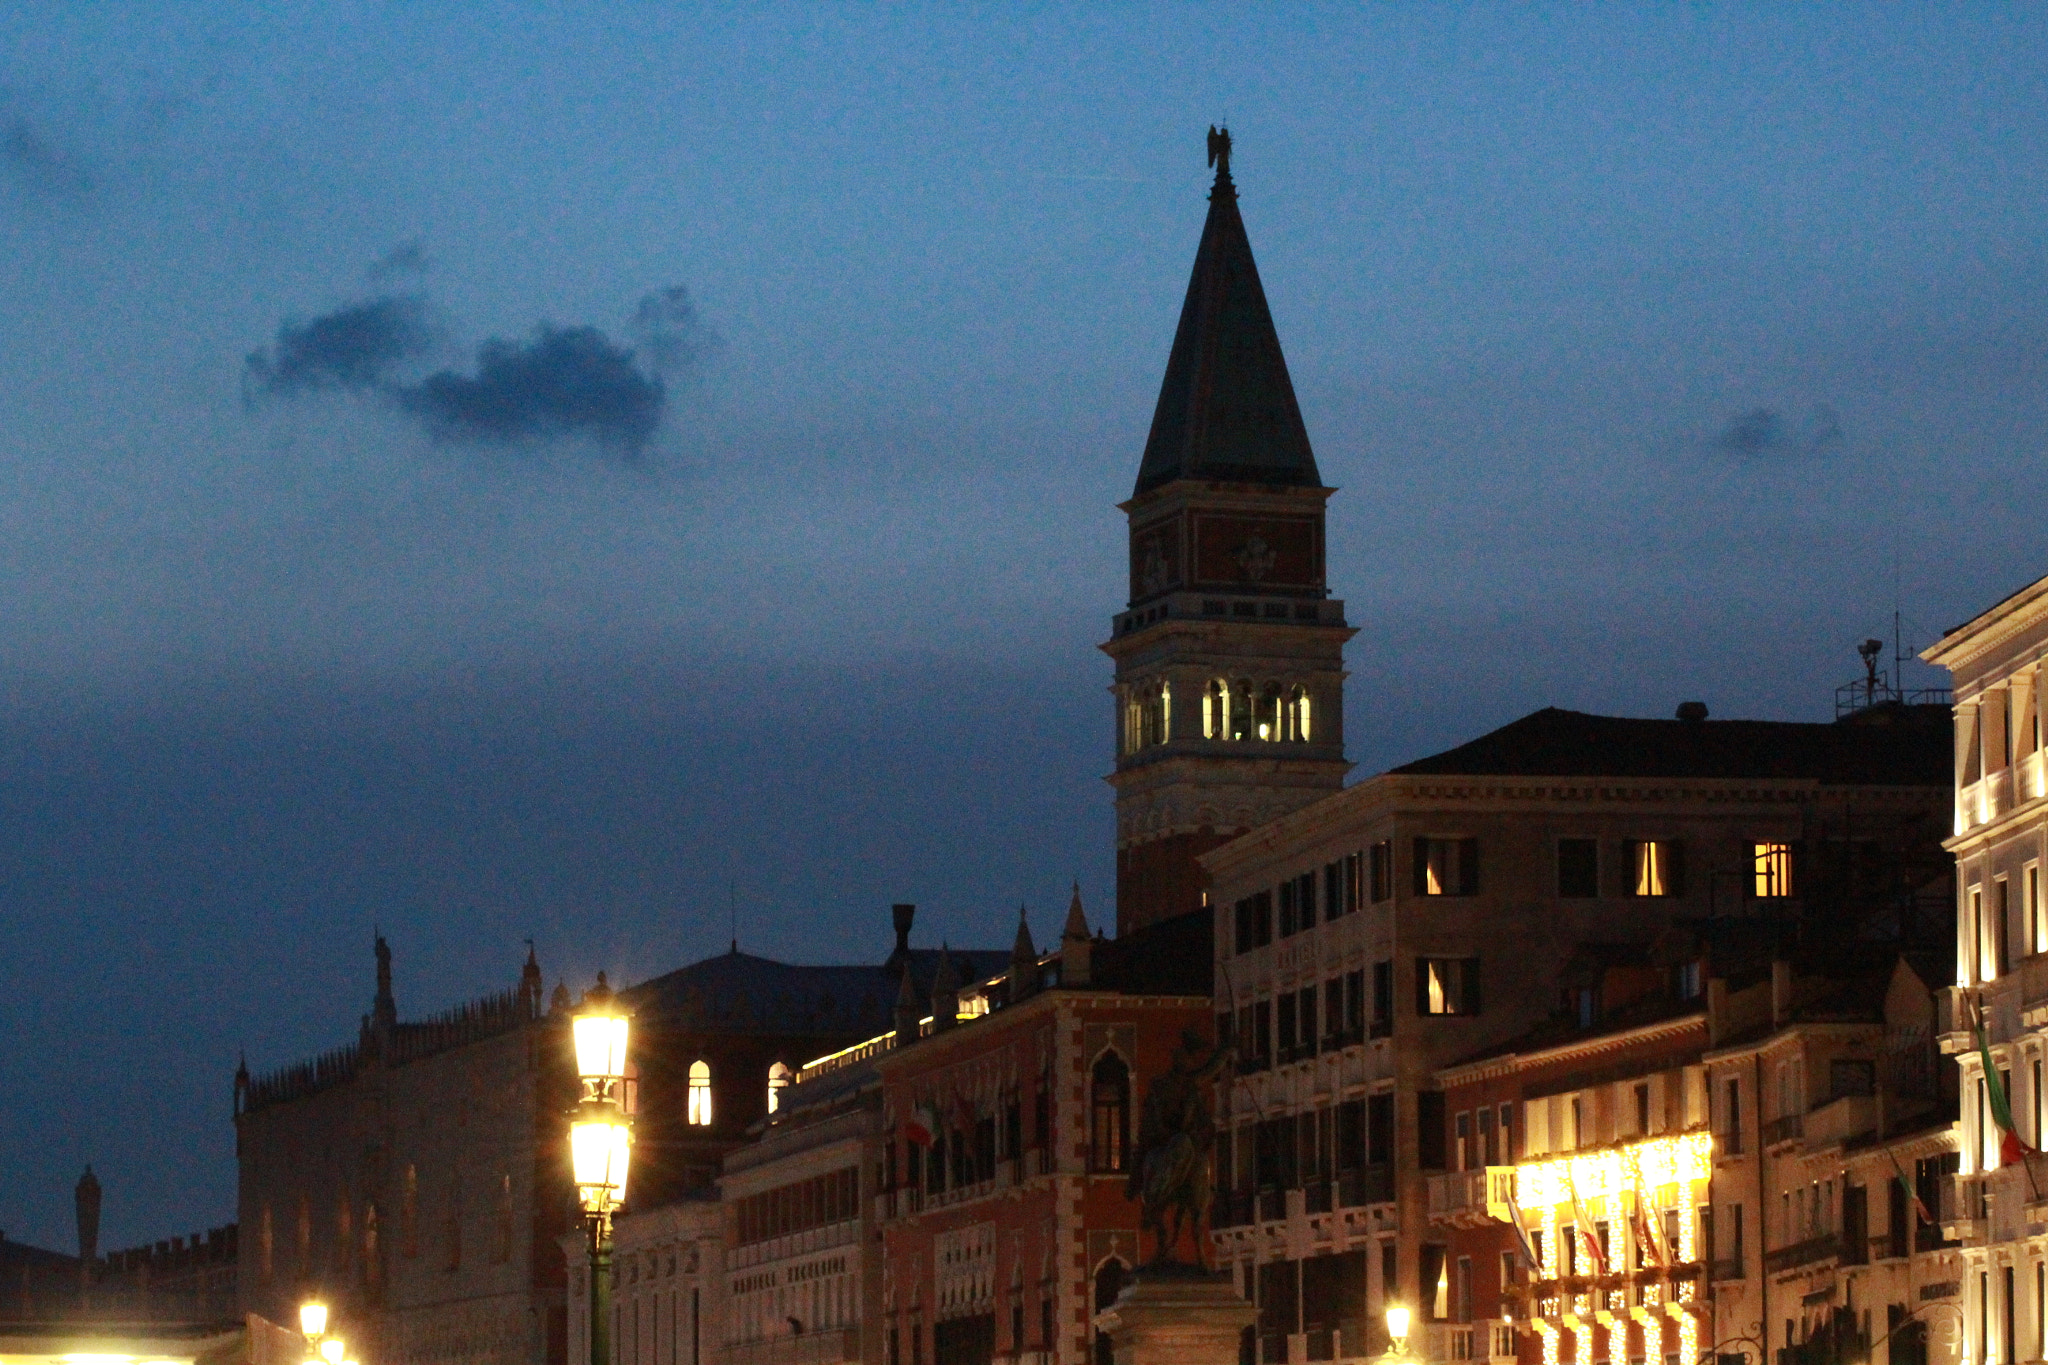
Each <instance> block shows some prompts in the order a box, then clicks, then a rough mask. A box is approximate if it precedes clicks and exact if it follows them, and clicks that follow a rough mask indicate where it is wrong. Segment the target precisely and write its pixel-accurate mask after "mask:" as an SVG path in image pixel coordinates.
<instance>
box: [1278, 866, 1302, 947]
mask: <svg viewBox="0 0 2048 1365" xmlns="http://www.w3.org/2000/svg"><path fill="white" fill-rule="evenodd" d="M1294 888H1295V882H1294V879H1293V878H1292V877H1289V878H1288V879H1287V880H1286V881H1284V882H1282V883H1280V937H1282V938H1286V937H1288V936H1289V935H1291V934H1293V933H1294V931H1295V930H1297V929H1299V928H1300V927H1301V920H1300V918H1299V916H1298V915H1297V913H1296V911H1295V905H1294Z"/></svg>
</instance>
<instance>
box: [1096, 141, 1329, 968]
mask: <svg viewBox="0 0 2048 1365" xmlns="http://www.w3.org/2000/svg"><path fill="white" fill-rule="evenodd" d="M1209 161H1210V164H1211V165H1213V166H1215V168H1216V183H1215V186H1214V188H1212V189H1211V190H1210V191H1209V217H1208V221H1207V222H1206V223H1205V224H1204V225H1203V228H1202V242H1201V246H1200V248H1199V249H1198V250H1197V251H1196V253H1195V269H1194V275H1193V277H1192V278H1191V279H1190V280H1189V281H1188V292H1187V299H1186V301H1185V302H1184V303H1183V304H1182V305H1181V314H1180V326H1179V328H1178V329H1177V330H1176V331H1175V332H1174V337H1173V351H1172V354H1171V355H1170V356H1169V357H1168V358H1167V362H1166V378H1165V381H1164V382H1163V383H1162V384H1161V385H1160V387H1159V405H1158V407H1157V408H1156V409H1155V410H1154V412H1153V414H1152V431H1151V435H1150V436H1149V437H1147V439H1146V441H1145V457H1144V460H1143V461H1142V462H1141V463H1140V465H1139V468H1138V483H1137V487H1136V488H1135V489H1133V490H1132V493H1131V497H1130V500H1129V501H1127V502H1124V503H1121V504H1119V507H1120V510H1122V511H1123V512H1124V513H1125V514H1126V515H1127V516H1128V517H1129V519H1130V538H1131V540H1130V550H1131V558H1130V602H1129V605H1128V607H1127V608H1126V609H1125V610H1124V611H1122V612H1119V613H1118V614H1117V615H1116V617H1115V618H1114V620H1113V623H1112V626H1111V631H1110V639H1109V642H1108V643H1106V644H1104V645H1103V646H1102V648H1103V651H1104V652H1105V653H1107V654H1108V655H1109V656H1110V658H1112V659H1114V660H1115V661H1116V683H1115V686H1114V688H1113V689H1112V690H1113V691H1114V693H1115V697H1116V717H1117V724H1116V737H1117V754H1116V771H1115V773H1114V774H1113V775H1112V776H1111V777H1110V778H1109V781H1110V784H1111V785H1112V786H1113V787H1115V788H1116V812H1117V863H1116V921H1117V933H1118V934H1119V935H1122V934H1126V933H1129V932H1130V931H1132V930H1133V929H1139V928H1142V927H1144V926H1145V925H1147V924H1153V923H1156V922H1158V921H1160V920H1162V919H1167V918H1169V917H1171V916H1174V915H1178V914H1182V913H1185V912H1187V911H1190V910H1195V909H1198V908H1200V906H1201V905H1202V896H1203V889H1204V886H1205V883H1206V878H1205V877H1204V875H1203V873H1202V869H1201V866H1200V864H1198V863H1197V862H1196V861H1195V860H1196V859H1197V858H1198V857H1200V856H1201V855H1202V854H1203V853H1206V852H1208V851H1209V850H1210V849H1212V848H1215V847H1216V846H1217V845H1219V844H1222V843H1225V842H1227V841H1229V840H1230V839H1233V838H1235V837H1236V836H1238V835H1240V834H1242V833H1244V832H1245V831H1246V830H1249V829H1252V828H1255V827H1256V826H1259V825H1262V824H1264V823H1266V822H1267V821H1269V820H1272V819H1274V818H1276V817H1278V816H1280V815H1284V814H1286V813H1287V812H1288V811H1291V810H1295V809H1298V808H1300V807H1302V806H1305V805H1307V804H1309V803H1310V802H1312V801H1315V800H1318V799H1320V798H1321V797H1324V796H1327V795H1329V794H1330V793H1331V792H1334V791H1336V790H1338V789H1339V788H1340V787H1342V786H1343V783H1344V775H1345V773H1346V772H1347V771H1349V769H1350V767H1351V765H1350V764H1349V763H1348V762H1347V761H1346V760H1345V758H1344V642H1345V641H1346V640H1348V639H1350V638H1351V636H1352V635H1353V634H1354V633H1355V632H1354V631H1353V630H1352V629H1351V627H1349V626H1348V625H1346V624H1345V621H1344V604H1343V603H1342V602H1340V601H1336V600H1333V599H1332V598H1331V597H1330V595H1329V588H1328V587H1327V585H1326V583H1325V581H1324V563H1323V510H1324V504H1325V502H1327V500H1328V499H1329V496H1330V494H1331V493H1333V492H1335V491H1336V490H1334V489H1331V488H1327V487H1325V486H1324V485H1323V479H1322V475H1321V473H1320V472H1318V471H1317V469H1316V459H1315V453H1314V452H1313V451H1312V450H1311V449H1310V447H1309V440H1308V429H1307V428H1306V427H1305V426H1304V425H1303V424H1302V420H1301V409H1300V407H1299V406H1298V405H1297V404H1296V402H1295V399H1294V385H1293V382H1292V381H1291V380H1290V379H1289V378H1288V375H1287V361H1286V358H1285V357H1284V356H1283V355H1282V354H1281V352H1280V337H1279V334H1278V333H1277V332H1275V331H1274V328H1273V316H1272V313H1271V311H1270V310H1269V309H1268V308H1267V306H1266V293H1265V290H1264V289H1263V288H1262V287H1261V286H1260V284H1259V271H1258V267H1257V265H1255V264H1254V263H1253V261H1252V248H1251V241H1250V239H1249V238H1248V237H1247V236H1246V235H1245V228H1244V219H1243V218H1242V217H1241V216H1239V214H1238V209H1237V187H1236V185H1235V184H1233V183H1232V181H1231V178H1230V134H1229V132H1228V131H1227V130H1222V131H1219V130H1217V129H1215V128H1211V129H1210V130H1209Z"/></svg>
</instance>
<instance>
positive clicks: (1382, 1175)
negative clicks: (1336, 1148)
mask: <svg viewBox="0 0 2048 1365" xmlns="http://www.w3.org/2000/svg"><path fill="white" fill-rule="evenodd" d="M1393 1199H1394V1172H1393V1170H1392V1168H1390V1167H1388V1166H1386V1165H1384V1164H1382V1165H1378V1166H1361V1167H1353V1168H1352V1169H1351V1170H1348V1171H1339V1172H1337V1202H1338V1203H1339V1204H1341V1205H1343V1206H1344V1207H1345V1208H1347V1209H1355V1208H1357V1207H1358V1206H1359V1205H1361V1204H1388V1203H1392V1202H1393Z"/></svg>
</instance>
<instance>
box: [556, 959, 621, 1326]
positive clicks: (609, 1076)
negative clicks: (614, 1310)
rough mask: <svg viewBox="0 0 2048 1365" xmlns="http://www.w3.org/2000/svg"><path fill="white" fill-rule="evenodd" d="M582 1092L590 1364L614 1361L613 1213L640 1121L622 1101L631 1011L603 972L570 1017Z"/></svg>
mask: <svg viewBox="0 0 2048 1365" xmlns="http://www.w3.org/2000/svg"><path fill="white" fill-rule="evenodd" d="M571 1028H572V1029H573V1031H574V1033H575V1042H576V1074H577V1077H578V1078H579V1079H580V1080H581V1081H582V1082H583V1098H582V1099H580V1100H578V1101H577V1103H576V1108H575V1109H574V1110H573V1111H572V1112H571V1114H570V1116H569V1164H570V1167H571V1172H572V1175H573V1178H574V1179H575V1182H576V1197H577V1199H578V1200H579V1201H580V1202H581V1203H582V1205H583V1220H584V1223H585V1225H586V1226H587V1227H588V1229H589V1232H590V1296H589V1303H590V1365H610V1351H609V1349H608V1346H609V1344H608V1342H607V1339H606V1338H607V1334H608V1329H609V1327H610V1324H609V1322H608V1321H607V1318H608V1317H609V1315H610V1300H611V1259H612V1213H613V1212H614V1211H615V1210H616V1209H617V1208H618V1207H619V1205H620V1204H621V1203H622V1202H624V1200H625V1198H626V1167H627V1164H628V1162H629V1160H630V1159H631V1156H632V1151H633V1124H632V1120H631V1119H629V1118H628V1117H627V1115H626V1111H625V1109H624V1107H623V1106H622V1105H621V1104H620V1102H619V1101H620V1099H621V1098H622V1097H621V1095H620V1091H621V1089H622V1088H623V1087H622V1085H621V1082H623V1081H624V1080H625V1076H626V1034H627V1021H626V1013H625V1011H624V1010H622V1009H620V1008H619V1003H618V997H617V996H616V995H614V994H613V993H612V989H611V987H610V986H607V985H606V984H605V980H604V973H603V972H599V973H598V974H597V984H596V985H595V986H592V987H591V988H590V990H589V991H588V992H587V993H586V994H585V995H584V997H583V1003H582V1005H580V1006H579V1007H578V1008H577V1010H576V1016H575V1019H574V1021H573V1022H572V1024H571Z"/></svg>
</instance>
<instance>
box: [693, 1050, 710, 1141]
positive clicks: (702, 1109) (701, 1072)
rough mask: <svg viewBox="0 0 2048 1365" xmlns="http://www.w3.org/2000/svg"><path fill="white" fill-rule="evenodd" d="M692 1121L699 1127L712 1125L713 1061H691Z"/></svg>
mask: <svg viewBox="0 0 2048 1365" xmlns="http://www.w3.org/2000/svg"><path fill="white" fill-rule="evenodd" d="M689 1119H690V1122H691V1123H693V1124H695V1125H696V1126H698V1127H699V1128H709V1127H710V1126H711V1063H709V1062H691V1063H690V1108H689Z"/></svg>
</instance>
